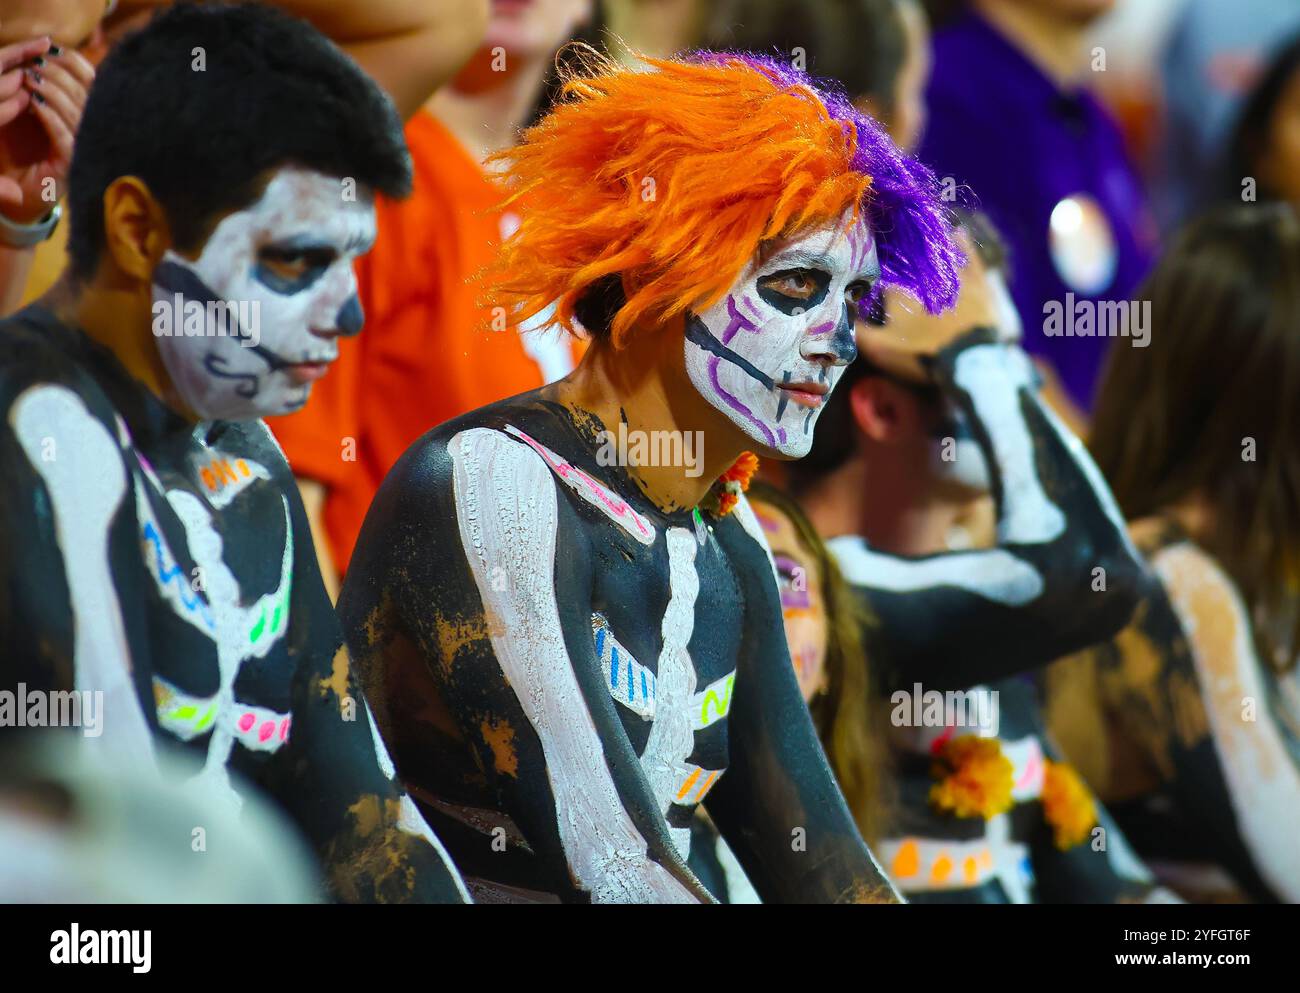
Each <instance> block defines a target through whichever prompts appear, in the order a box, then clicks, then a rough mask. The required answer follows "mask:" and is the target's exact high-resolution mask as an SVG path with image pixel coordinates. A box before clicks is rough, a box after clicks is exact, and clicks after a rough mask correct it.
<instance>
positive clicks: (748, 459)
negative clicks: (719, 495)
mask: <svg viewBox="0 0 1300 993" xmlns="http://www.w3.org/2000/svg"><path fill="white" fill-rule="evenodd" d="M757 471H758V456H757V455H755V454H754V453H753V452H741V453H740V458H738V459H736V461H735V462H733V463H731V468H730V469H728V470H727V471H726V472H724V473H723V474H722V475H721V476H720V477H719V478H720V479H721V480H722V481H723V482H724V483H730V482H736V483H739V484H740V488H741V489H742V490H748V489H749V481H750V480H751V479H753V478H754V473H756V472H757Z"/></svg>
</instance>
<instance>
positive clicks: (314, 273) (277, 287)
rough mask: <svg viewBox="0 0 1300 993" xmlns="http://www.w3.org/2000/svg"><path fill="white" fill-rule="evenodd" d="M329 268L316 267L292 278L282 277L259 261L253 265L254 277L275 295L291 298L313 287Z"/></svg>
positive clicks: (325, 266)
mask: <svg viewBox="0 0 1300 993" xmlns="http://www.w3.org/2000/svg"><path fill="white" fill-rule="evenodd" d="M328 268H329V266H328V265H315V266H312V267H310V268H308V269H307V270H306V271H304V272H303V273H302V274H301V275H298V276H294V277H292V278H290V277H285V276H281V275H280V274H279V273H278V272H275V271H274V270H273V269H271V267H270V266H268V265H267V264H266V263H264V262H262V261H260V260H259V261H257V262H255V263H253V277H254V278H255V279H256V280H257V281H258V282H259V283H261V284H262V285H263V286H265V287H266V288H267V289H268V290H271V291H272V292H273V293H279V294H280V295H281V296H286V297H291V296H293V295H295V294H297V293H301V292H302V291H303V290H305V289H308V288H309V287H311V286H312V285H313V284H314V283H316V282H317V281H318V280H319V279H320V278H321V277H322V276H324V275H325V271H326V270H327V269H328Z"/></svg>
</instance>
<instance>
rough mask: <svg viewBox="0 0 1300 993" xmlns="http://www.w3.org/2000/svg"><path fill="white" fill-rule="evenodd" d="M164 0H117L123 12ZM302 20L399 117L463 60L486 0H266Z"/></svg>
mask: <svg viewBox="0 0 1300 993" xmlns="http://www.w3.org/2000/svg"><path fill="white" fill-rule="evenodd" d="M168 2H169V0H123V3H122V7H121V9H120V11H119V15H120V16H122V17H126V16H129V15H130V14H131V13H132V12H135V13H138V12H140V11H142V10H145V9H148V8H151V7H161V6H166V5H167V4H168ZM273 6H276V7H279V8H281V9H282V10H285V11H287V12H288V13H290V14H293V15H295V16H296V17H301V18H302V19H303V20H305V21H310V22H311V23H312V24H313V25H315V26H316V27H317V28H318V29H319V30H320V31H321V32H322V33H323V34H325V35H327V36H328V37H329V38H330V39H332V40H333V41H334V43H335V44H337V45H338V46H339V47H340V48H342V49H343V50H344V51H345V52H347V53H348V54H349V55H351V56H352V57H353V58H354V59H356V60H357V62H358V63H359V64H360V65H361V67H362V68H363V69H365V70H366V72H367V73H369V74H370V76H371V77H372V78H373V79H374V80H375V81H376V82H378V83H379V85H380V86H382V87H383V88H384V91H385V92H387V93H388V95H389V96H390V97H391V98H392V100H393V103H394V104H396V105H397V111H398V113H399V114H401V116H402V118H403V119H406V118H408V117H410V116H411V115H412V114H414V113H415V112H416V111H417V110H419V109H420V107H421V106H423V104H424V102H425V101H426V100H428V99H429V97H431V96H432V95H433V93H434V91H435V90H436V89H438V87H440V86H442V85H443V84H444V83H446V82H447V81H448V80H449V79H451V77H452V76H454V75H455V74H456V73H457V72H458V71H459V70H460V67H461V66H463V65H464V64H465V63H466V62H467V61H468V60H469V57H470V56H471V55H473V54H474V51H475V50H476V49H477V48H478V46H479V44H481V43H482V41H483V33H484V32H485V31H486V30H487V17H488V3H487V0H273Z"/></svg>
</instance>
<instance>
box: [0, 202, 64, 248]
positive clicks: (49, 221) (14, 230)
mask: <svg viewBox="0 0 1300 993" xmlns="http://www.w3.org/2000/svg"><path fill="white" fill-rule="evenodd" d="M62 216H63V204H61V203H56V204H55V205H54V209H53V210H51V211H50V212H49V213H48V214H46V215H45V216H44V217H42V218H41V219H40V220H39V221H34V222H33V223H31V224H17V223H15V222H14V221H11V220H9V218H7V217H5V216H4V214H0V245H5V246H7V247H8V248H31V247H32V246H33V245H39V244H40V243H41V242H43V241H45V240H46V239H47V238H49V236H50V235H52V234H54V229H55V228H57V227H58V226H59V218H60V217H62Z"/></svg>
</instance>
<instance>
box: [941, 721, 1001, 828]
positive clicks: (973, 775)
mask: <svg viewBox="0 0 1300 993" xmlns="http://www.w3.org/2000/svg"><path fill="white" fill-rule="evenodd" d="M939 759H940V761H939V762H938V763H936V765H935V769H934V772H935V775H937V776H943V778H942V779H941V780H940V781H939V782H937V783H935V784H934V785H933V786H932V787H930V803H932V804H933V805H934V806H935V807H936V808H937V809H938V810H941V811H944V812H946V813H952V814H954V815H955V816H957V817H983V818H984V819H985V820H988V819H989V818H990V817H994V816H996V815H997V814H1002V813H1005V812H1006V811H1008V810H1010V809H1011V806H1012V802H1013V801H1012V799H1011V786H1012V783H1013V781H1014V768H1013V766H1012V765H1011V760H1010V759H1009V758H1007V757H1006V756H1005V755H1003V754H1002V746H1001V744H999V742H998V740H997V739H996V738H981V737H979V736H977V735H973V734H967V735H962V736H961V737H959V738H953V739H952V740H951V741H949V742H948V743H947V744H946V745H944V747H943V751H942V752H940V753H939Z"/></svg>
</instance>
